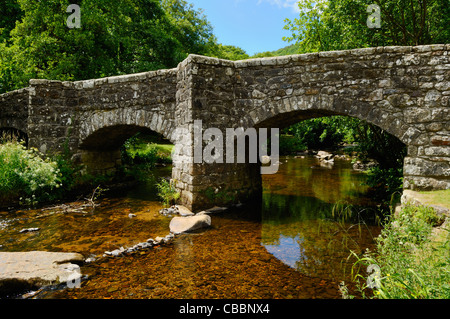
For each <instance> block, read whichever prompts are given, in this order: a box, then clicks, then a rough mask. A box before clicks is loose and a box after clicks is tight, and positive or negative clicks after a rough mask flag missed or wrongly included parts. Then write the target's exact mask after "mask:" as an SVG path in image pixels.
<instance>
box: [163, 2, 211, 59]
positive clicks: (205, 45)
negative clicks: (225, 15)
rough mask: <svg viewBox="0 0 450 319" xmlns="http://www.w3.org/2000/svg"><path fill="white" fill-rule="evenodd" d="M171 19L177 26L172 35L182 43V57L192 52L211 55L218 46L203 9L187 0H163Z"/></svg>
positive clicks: (164, 7)
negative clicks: (197, 7)
mask: <svg viewBox="0 0 450 319" xmlns="http://www.w3.org/2000/svg"><path fill="white" fill-rule="evenodd" d="M161 4H162V7H163V9H164V10H165V11H166V13H167V15H168V17H169V21H170V22H171V24H172V25H174V26H175V28H174V30H173V32H172V36H174V37H175V38H176V39H177V41H178V42H179V43H180V48H179V50H180V52H179V53H180V59H181V60H182V59H184V58H186V57H187V56H188V54H190V53H196V54H202V55H211V53H212V52H213V51H215V50H216V48H217V39H216V37H215V36H214V33H213V27H212V25H211V24H210V23H209V21H208V20H207V18H206V16H205V15H204V13H203V10H201V9H199V10H196V9H195V8H194V5H193V4H190V3H188V2H187V1H185V0H161Z"/></svg>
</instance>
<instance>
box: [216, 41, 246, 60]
mask: <svg viewBox="0 0 450 319" xmlns="http://www.w3.org/2000/svg"><path fill="white" fill-rule="evenodd" d="M212 55H213V56H215V57H218V58H221V59H225V60H231V61H237V60H245V59H248V58H250V57H249V55H248V54H247V53H246V52H245V51H244V50H243V49H241V48H239V47H236V46H233V45H223V44H218V45H217V47H216V49H215V51H214V52H213V53H212Z"/></svg>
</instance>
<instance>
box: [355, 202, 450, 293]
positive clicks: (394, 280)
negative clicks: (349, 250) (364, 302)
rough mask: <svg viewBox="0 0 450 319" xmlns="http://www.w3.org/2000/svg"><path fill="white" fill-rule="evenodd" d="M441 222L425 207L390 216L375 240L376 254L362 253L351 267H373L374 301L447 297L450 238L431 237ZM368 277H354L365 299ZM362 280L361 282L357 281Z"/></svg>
mask: <svg viewBox="0 0 450 319" xmlns="http://www.w3.org/2000/svg"><path fill="white" fill-rule="evenodd" d="M440 222H441V217H439V216H438V215H437V214H436V212H435V211H434V210H433V209H432V208H429V207H416V206H406V207H404V208H403V209H402V211H401V212H400V213H399V214H397V215H392V217H391V219H390V220H389V221H388V223H387V224H386V226H385V227H384V229H383V230H382V233H381V235H380V236H379V238H378V239H377V250H376V252H366V254H365V255H364V256H363V257H362V258H359V257H358V256H357V255H356V254H354V253H353V256H355V257H357V258H358V261H357V262H356V263H355V265H354V268H355V269H357V268H360V267H368V266H369V265H376V266H377V267H378V268H379V270H380V272H379V276H378V286H377V287H376V289H374V291H373V297H374V298H381V299H400V298H407V299H417V298H420V299H433V298H436V299H448V298H450V240H449V239H450V236H449V229H443V231H445V232H446V236H445V237H444V238H445V239H444V240H439V241H437V240H436V239H435V238H434V237H433V236H432V229H433V226H434V225H436V224H439V223H440ZM368 279H370V277H369V276H368V275H363V274H359V275H357V276H356V277H355V280H356V282H357V283H358V286H359V288H360V290H361V291H362V292H363V296H365V297H368V296H369V294H368V293H366V292H368V291H369V290H368V287H367V283H368ZM361 280H362V281H361Z"/></svg>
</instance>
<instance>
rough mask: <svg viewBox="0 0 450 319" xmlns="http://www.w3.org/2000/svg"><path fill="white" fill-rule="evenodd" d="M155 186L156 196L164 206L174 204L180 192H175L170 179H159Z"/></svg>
mask: <svg viewBox="0 0 450 319" xmlns="http://www.w3.org/2000/svg"><path fill="white" fill-rule="evenodd" d="M156 187H157V189H158V196H159V197H160V198H161V199H162V201H163V203H164V206H165V207H168V206H170V205H172V204H175V202H176V201H177V200H178V199H179V198H180V193H179V192H177V190H176V189H175V186H174V185H173V182H172V181H170V182H169V181H167V180H166V179H164V178H162V179H161V181H160V182H159V183H157V184H156Z"/></svg>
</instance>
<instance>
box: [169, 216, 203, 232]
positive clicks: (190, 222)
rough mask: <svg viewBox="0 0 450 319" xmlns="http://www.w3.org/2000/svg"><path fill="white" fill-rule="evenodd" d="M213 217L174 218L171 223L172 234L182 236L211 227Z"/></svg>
mask: <svg viewBox="0 0 450 319" xmlns="http://www.w3.org/2000/svg"><path fill="white" fill-rule="evenodd" d="M210 226H211V217H210V216H208V215H195V216H188V217H174V218H173V219H172V220H171V221H170V225H169V227H170V232H172V233H174V234H181V233H186V232H190V231H194V230H197V229H201V228H205V227H210Z"/></svg>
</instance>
